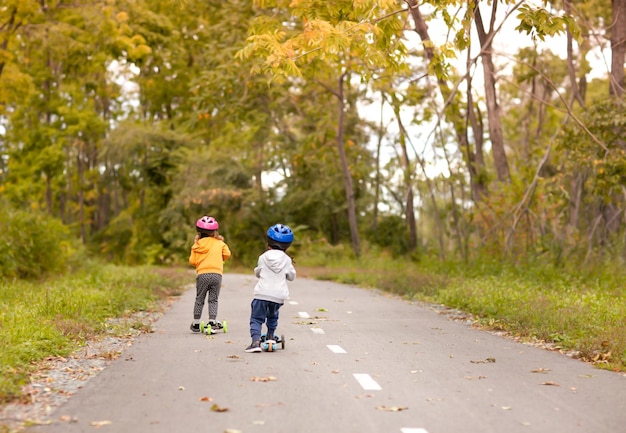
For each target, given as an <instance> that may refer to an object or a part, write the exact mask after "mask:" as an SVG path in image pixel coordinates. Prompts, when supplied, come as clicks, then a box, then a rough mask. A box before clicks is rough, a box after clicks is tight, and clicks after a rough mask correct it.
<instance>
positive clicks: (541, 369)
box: [530, 368, 550, 373]
mask: <svg viewBox="0 0 626 433" xmlns="http://www.w3.org/2000/svg"><path fill="white" fill-rule="evenodd" d="M548 371H550V369H549V368H537V369H535V370H530V372H531V373H547V372H548Z"/></svg>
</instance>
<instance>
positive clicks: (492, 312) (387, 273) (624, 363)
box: [297, 251, 626, 371]
mask: <svg viewBox="0 0 626 433" xmlns="http://www.w3.org/2000/svg"><path fill="white" fill-rule="evenodd" d="M325 253H326V252H325V251H321V252H318V253H317V254H315V256H314V257H312V259H311V260H309V258H308V257H299V258H298V263H299V265H297V268H298V271H299V274H300V275H301V276H309V277H313V278H318V279H325V280H332V281H336V282H340V283H349V284H354V285H358V286H361V287H369V288H378V289H381V290H384V291H386V292H390V293H395V294H398V295H400V296H403V297H405V298H408V299H414V300H420V301H425V302H431V303H440V304H444V305H446V306H448V307H450V308H456V309H460V310H463V311H465V312H468V313H471V314H473V315H474V316H475V317H476V318H477V320H478V322H479V325H481V326H484V327H485V328H490V329H499V330H504V331H508V332H510V333H512V334H513V335H515V336H517V337H520V338H522V339H524V338H526V339H528V340H540V341H544V342H549V343H552V344H553V345H554V346H555V347H556V348H560V349H563V350H571V351H576V352H578V354H579V356H580V357H581V358H582V359H584V360H586V361H590V362H593V363H594V364H595V365H597V366H598V367H600V368H606V369H611V370H615V371H626V296H625V295H626V288H625V287H624V283H623V281H624V277H625V276H626V275H625V273H624V271H622V270H621V269H622V267H621V266H612V264H605V265H604V266H596V267H595V268H594V269H593V270H584V269H575V270H571V269H570V270H565V269H554V268H552V267H549V266H544V265H541V264H536V263H535V264H532V265H530V264H529V265H524V266H519V265H518V266H507V265H506V264H503V263H501V262H494V263H489V262H488V261H485V262H483V263H482V265H480V266H467V265H464V264H458V263H440V262H439V261H433V262H419V261H412V260H409V259H403V258H393V257H391V256H389V255H388V254H385V253H384V252H381V251H366V252H365V253H364V254H363V256H362V257H361V258H360V259H358V260H357V259H355V258H346V257H345V256H344V258H341V259H337V258H336V256H335V259H334V260H324V259H323V256H324V255H326V254H325ZM328 256H332V254H328Z"/></svg>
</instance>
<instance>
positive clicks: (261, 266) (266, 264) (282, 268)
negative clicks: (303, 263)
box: [254, 250, 296, 304]
mask: <svg viewBox="0 0 626 433" xmlns="http://www.w3.org/2000/svg"><path fill="white" fill-rule="evenodd" d="M254 275H256V276H257V278H258V279H259V280H258V281H257V283H256V286H255V287H254V299H262V300H265V301H272V302H276V303H278V304H283V303H284V302H285V299H287V298H288V297H289V287H288V286H287V280H289V281H293V280H295V278H296V269H295V268H294V267H293V263H292V261H291V257H289V256H288V255H287V254H286V253H285V252H284V251H281V250H267V251H266V252H264V253H263V254H261V255H260V256H259V261H258V264H257V267H256V268H254Z"/></svg>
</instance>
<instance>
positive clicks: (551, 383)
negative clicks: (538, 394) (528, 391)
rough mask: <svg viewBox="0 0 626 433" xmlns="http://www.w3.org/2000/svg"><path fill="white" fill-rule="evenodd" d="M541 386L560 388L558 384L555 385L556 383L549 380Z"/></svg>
mask: <svg viewBox="0 0 626 433" xmlns="http://www.w3.org/2000/svg"><path fill="white" fill-rule="evenodd" d="M542 385H550V386H561V385H559V384H558V383H556V382H552V381H551V380H549V381H547V382H544V383H542Z"/></svg>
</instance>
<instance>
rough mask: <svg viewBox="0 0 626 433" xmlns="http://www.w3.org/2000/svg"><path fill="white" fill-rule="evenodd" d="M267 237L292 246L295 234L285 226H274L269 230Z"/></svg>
mask: <svg viewBox="0 0 626 433" xmlns="http://www.w3.org/2000/svg"><path fill="white" fill-rule="evenodd" d="M267 237H268V238H269V239H271V240H273V241H276V242H280V243H281V244H291V243H292V242H293V232H292V231H291V229H290V228H289V226H286V225H284V224H274V225H273V226H271V227H270V228H269V229H267Z"/></svg>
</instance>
